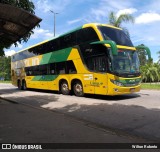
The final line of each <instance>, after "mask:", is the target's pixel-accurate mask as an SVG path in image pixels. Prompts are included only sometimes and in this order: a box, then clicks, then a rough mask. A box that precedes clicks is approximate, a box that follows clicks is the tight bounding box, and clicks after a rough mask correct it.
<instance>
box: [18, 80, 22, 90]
mask: <svg viewBox="0 0 160 152" xmlns="http://www.w3.org/2000/svg"><path fill="white" fill-rule="evenodd" d="M17 86H18V89H19V90H22V85H21V81H20V80H18V85H17Z"/></svg>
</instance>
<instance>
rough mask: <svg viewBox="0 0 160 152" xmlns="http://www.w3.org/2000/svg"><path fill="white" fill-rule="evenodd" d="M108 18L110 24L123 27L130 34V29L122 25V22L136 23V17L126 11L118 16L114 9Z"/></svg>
mask: <svg viewBox="0 0 160 152" xmlns="http://www.w3.org/2000/svg"><path fill="white" fill-rule="evenodd" d="M108 18H109V24H111V25H113V26H116V27H120V28H122V29H123V30H124V31H125V33H126V34H127V35H128V36H129V31H128V30H127V28H125V27H122V23H129V22H131V23H134V17H133V16H132V15H130V14H127V13H125V14H121V15H120V16H118V17H117V16H116V13H115V12H113V11H112V12H110V13H109V16H108Z"/></svg>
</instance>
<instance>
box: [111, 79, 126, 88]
mask: <svg viewBox="0 0 160 152" xmlns="http://www.w3.org/2000/svg"><path fill="white" fill-rule="evenodd" d="M110 80H111V82H112V83H113V84H115V85H117V86H121V87H122V86H124V85H123V83H121V82H118V81H116V80H112V79H110Z"/></svg>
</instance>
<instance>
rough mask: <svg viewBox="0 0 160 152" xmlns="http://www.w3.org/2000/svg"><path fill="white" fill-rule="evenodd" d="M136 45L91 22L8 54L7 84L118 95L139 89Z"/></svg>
mask: <svg viewBox="0 0 160 152" xmlns="http://www.w3.org/2000/svg"><path fill="white" fill-rule="evenodd" d="M137 49H146V51H147V53H148V56H149V57H150V50H149V49H148V48H147V47H145V46H143V48H139V47H134V46H133V44H132V42H131V40H130V38H129V37H128V36H127V35H126V34H125V32H124V31H123V30H122V29H120V28H117V27H114V26H111V25H107V24H98V23H90V24H85V25H83V26H82V27H79V28H77V29H75V30H72V31H70V32H68V33H65V34H63V35H61V36H59V37H57V38H53V39H50V40H46V41H43V42H41V43H39V44H36V45H34V46H31V47H29V48H26V49H24V50H22V51H19V52H18V53H15V54H14V55H13V56H12V57H11V76H12V84H13V85H15V86H18V88H19V89H23V90H25V89H27V88H35V89H46V90H55V91H59V92H61V93H62V94H64V95H69V94H70V93H74V94H75V95H76V96H83V95H84V94H100V95H121V94H130V93H133V92H138V91H140V83H141V75H140V71H139V59H138V55H137Z"/></svg>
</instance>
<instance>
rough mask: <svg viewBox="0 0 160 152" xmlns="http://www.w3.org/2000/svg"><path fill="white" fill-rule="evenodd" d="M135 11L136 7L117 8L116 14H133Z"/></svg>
mask: <svg viewBox="0 0 160 152" xmlns="http://www.w3.org/2000/svg"><path fill="white" fill-rule="evenodd" d="M135 12H137V9H135V8H128V9H122V10H119V11H118V12H117V14H116V15H117V16H120V15H121V14H133V13H135Z"/></svg>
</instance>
